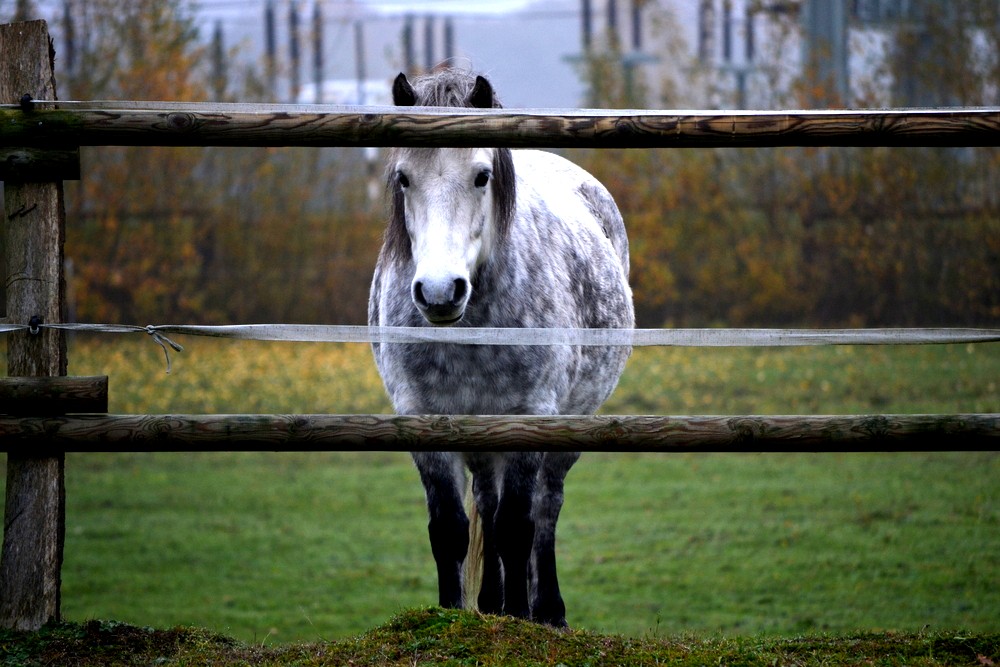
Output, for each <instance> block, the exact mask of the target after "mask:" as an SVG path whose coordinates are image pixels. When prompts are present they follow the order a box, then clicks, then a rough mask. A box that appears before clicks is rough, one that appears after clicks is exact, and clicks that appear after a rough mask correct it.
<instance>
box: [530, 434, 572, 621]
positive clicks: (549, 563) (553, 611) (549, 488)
mask: <svg viewBox="0 0 1000 667" xmlns="http://www.w3.org/2000/svg"><path fill="white" fill-rule="evenodd" d="M578 458H580V454H579V452H549V453H547V454H545V458H544V460H543V462H542V466H541V468H540V469H539V471H538V485H537V488H536V491H535V502H534V507H533V510H532V513H533V516H534V519H535V541H534V545H533V547H532V565H533V568H532V570H533V573H532V588H533V595H532V599H531V618H532V619H533V620H534V621H536V622H538V623H547V624H548V625H553V626H556V627H565V626H566V605H565V604H564V603H563V599H562V595H561V594H560V592H559V578H558V576H557V575H556V522H557V521H558V520H559V511H560V510H561V509H562V504H563V480H565V478H566V473H568V472H569V469H570V468H571V467H572V466H573V464H574V463H576V460H577V459H578Z"/></svg>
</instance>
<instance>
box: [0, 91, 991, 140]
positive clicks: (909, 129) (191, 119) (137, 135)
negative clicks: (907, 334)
mask: <svg viewBox="0 0 1000 667" xmlns="http://www.w3.org/2000/svg"><path fill="white" fill-rule="evenodd" d="M401 109H402V108H401V107H387V106H366V107H344V106H328V105H302V104H296V105H291V104H240V103H227V104H221V103H215V104H210V103H203V104H202V103H180V102H116V101H83V102H51V101H43V100H31V101H27V100H25V101H23V102H22V103H21V104H19V105H17V104H8V105H0V147H3V148H9V147H36V148H57V147H66V146H270V147H275V146H373V147H377V146H455V147H462V146H506V147H511V148H522V147H536V148H666V147H675V148H719V147H733V148H751V147H773V146H998V145H1000V107H988V108H966V107H953V108H937V109H881V110H786V111H698V110H667V111H655V110H605V109H583V110H565V109H560V110H555V109H460V110H456V109H454V108H448V109H444V108H433V107H409V108H406V109H405V110H401Z"/></svg>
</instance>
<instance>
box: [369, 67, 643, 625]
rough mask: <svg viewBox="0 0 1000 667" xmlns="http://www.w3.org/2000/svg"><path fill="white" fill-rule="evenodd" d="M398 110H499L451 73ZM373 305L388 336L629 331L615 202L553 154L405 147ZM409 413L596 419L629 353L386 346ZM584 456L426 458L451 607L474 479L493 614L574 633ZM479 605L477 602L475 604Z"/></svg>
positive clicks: (484, 590)
mask: <svg viewBox="0 0 1000 667" xmlns="http://www.w3.org/2000/svg"><path fill="white" fill-rule="evenodd" d="M393 99H394V102H395V104H396V105H398V106H414V105H421V106H448V107H480V108H490V107H499V106H500V104H499V102H498V99H497V97H496V95H495V93H494V91H493V88H492V86H491V85H490V83H489V82H488V81H487V80H486V79H485V78H483V77H477V76H474V75H472V74H470V73H468V72H465V71H461V70H455V69H448V70H444V71H440V72H437V73H435V74H431V75H428V76H426V77H423V78H419V79H416V80H414V82H413V83H412V84H411V83H410V82H409V81H408V80H407V78H406V77H405V76H404V75H402V74H400V75H399V76H398V77H397V78H396V81H395V83H394V85H393ZM387 180H388V189H389V195H390V200H391V202H390V203H391V213H390V219H389V223H388V226H387V228H386V232H385V242H384V245H383V247H382V251H381V253H380V254H379V258H378V264H377V265H376V267H375V276H374V279H373V281H372V287H371V295H370V298H369V304H368V321H369V324H371V325H381V326H412V327H416V326H427V327H433V326H461V327H547V328H560V327H572V328H595V327H604V328H631V327H633V326H634V314H633V308H632V292H631V290H630V288H629V285H628V270H629V259H628V240H627V238H626V236H625V227H624V224H623V222H622V218H621V214H620V213H619V212H618V208H617V206H615V203H614V200H613V199H612V198H611V195H610V194H609V193H608V191H607V190H606V189H605V188H604V186H602V185H601V184H600V183H599V182H597V180H595V179H594V178H593V177H592V176H591V175H590V174H588V173H587V172H585V171H583V170H582V169H580V168H578V167H576V166H575V165H573V164H572V163H570V162H568V161H566V160H564V159H563V158H561V157H558V156H556V155H553V154H550V153H546V152H541V151H528V150H518V151H511V150H509V149H502V148H498V149H495V148H399V149H395V150H393V151H392V152H391V153H390V155H389V159H388V166H387ZM372 347H373V351H374V354H375V361H376V364H377V365H378V369H379V372H380V374H381V375H382V379H383V382H384V383H385V387H386V390H387V391H388V393H389V396H390V398H391V400H392V403H393V407H394V408H395V410H396V411H397V412H398V413H400V414H425V413H433V414H523V415H528V414H537V415H556V414H591V413H593V412H594V411H595V410H596V409H597V408H598V407H599V406H600V405H601V403H603V402H604V400H605V399H606V398H607V397H608V395H609V394H610V393H611V391H612V390H613V389H614V387H615V385H616V384H617V382H618V377H619V375H621V372H622V369H623V368H624V366H625V362H626V360H627V358H628V355H629V353H630V352H631V349H630V348H627V347H599V346H590V347H586V346H574V345H554V346H545V345H534V346H513V345H512V346H491V345H456V344H432V343H419V344H400V343H392V344H390V343H382V344H379V343H375V344H374V345H373V346H372ZM577 458H579V453H578V452H568V453H567V452H559V453H540V452H529V453H464V454H461V453H449V452H414V453H413V460H414V462H415V463H416V466H417V469H418V470H419V472H420V478H421V480H422V482H423V485H424V489H425V491H426V495H427V508H428V513H429V516H430V522H429V532H430V542H431V550H432V552H433V554H434V559H435V561H436V563H437V572H438V591H439V602H440V604H441V605H442V606H445V607H460V606H462V604H463V561H465V559H466V555H467V553H468V551H469V542H470V538H469V518H468V516H467V514H466V512H465V510H464V507H463V495H464V493H465V488H466V481H465V468H466V467H467V468H468V469H469V471H470V472H471V474H472V495H473V499H474V501H475V504H476V508H477V509H478V513H479V516H480V517H481V519H482V530H481V538H482V544H481V549H482V558H483V560H482V564H481V567H482V584H481V587H480V589H479V595H478V600H477V603H478V607H479V609H480V610H481V611H483V612H487V613H505V614H509V615H512V616H519V617H524V618H532V619H534V620H536V621H539V622H543V623H548V624H551V625H556V626H563V625H565V624H566V611H565V606H564V604H563V600H562V597H561V595H560V592H559V584H558V580H557V578H556V559H555V531H556V520H557V519H558V516H559V511H560V509H561V507H562V502H563V479H564V478H565V476H566V473H567V472H568V471H569V469H570V467H571V466H572V465H573V463H575V462H576V460H577ZM468 602H471V600H470V601H468Z"/></svg>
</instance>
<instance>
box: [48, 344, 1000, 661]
mask: <svg viewBox="0 0 1000 667" xmlns="http://www.w3.org/2000/svg"><path fill="white" fill-rule="evenodd" d="M180 342H182V343H183V344H185V345H186V346H187V349H186V350H185V351H184V352H183V353H180V354H174V355H172V358H173V372H172V373H171V374H170V375H167V374H165V372H164V370H165V365H164V360H163V355H162V353H161V351H160V350H159V348H158V347H157V346H156V345H154V344H153V343H152V342H151V341H149V340H148V339H147V338H145V337H142V338H134V339H130V338H114V339H88V338H83V337H79V338H76V339H74V340H73V341H72V342H71V345H70V360H71V362H70V373H71V374H77V375H85V374H98V373H104V374H108V375H110V377H111V381H110V391H111V411H112V412H118V413H122V412H152V413H160V412H301V413H309V412H337V413H357V412H388V411H389V410H390V408H389V405H388V402H387V401H386V399H385V397H384V395H383V393H382V389H381V385H380V383H379V380H378V377H377V375H376V373H375V372H374V368H373V365H372V362H371V358H370V353H369V352H368V350H367V349H366V348H365V347H364V346H359V345H354V346H349V345H301V344H288V343H283V344H274V343H272V344H263V343H233V342H224V341H217V340H210V339H195V338H187V339H183V340H181V341H180ZM997 378H1000V346H998V345H995V344H994V345H979V346H934V347H904V348H899V347H895V348H887V347H848V348H839V347H838V348H797V349H774V350H752V349H751V350H744V349H713V350H701V349H699V350H692V349H685V348H678V349H647V350H638V351H637V352H636V353H635V355H634V356H633V358H632V360H631V362H630V365H629V368H628V369H627V370H626V374H625V376H624V377H623V379H622V382H621V384H620V387H619V389H618V391H617V392H616V394H615V395H614V396H613V397H612V399H611V401H609V403H608V404H607V405H606V407H605V409H604V412H607V413H640V414H641V413H657V414H685V413H687V414H695V413H698V414H740V413H751V412H754V413H770V414H781V413H817V414H818V413H865V412H911V413H915V412H1000V392H998V389H997V382H998V380H997ZM941 449H942V450H958V449H961V443H959V442H942V443H941ZM998 478H1000V455H998V454H997V453H993V452H980V453H968V452H960V451H943V452H940V453H926V454H886V453H873V454H788V455H775V454H739V455H733V454H728V455H722V454H670V455H662V454H661V455H642V454H614V453H609V454H591V455H587V456H585V457H584V458H583V459H582V460H581V462H580V463H579V464H578V465H577V466H576V467H575V468H574V469H573V471H572V472H571V473H570V476H569V478H568V479H567V499H566V505H565V509H564V512H563V515H562V519H561V522H560V532H559V539H560V544H559V551H560V568H561V570H560V572H561V579H562V583H563V587H564V594H565V597H566V601H567V606H568V616H569V621H570V623H571V624H573V625H574V626H575V627H580V628H586V629H589V630H594V631H600V632H608V633H623V634H625V635H630V636H647V637H656V636H676V635H678V634H679V633H697V634H699V635H711V636H719V635H725V636H734V635H739V636H748V635H758V634H768V635H797V634H801V633H813V632H830V633H835V634H845V633H850V632H855V631H859V630H862V631H866V630H899V631H909V632H919V631H922V630H923V629H924V628H926V627H928V626H929V627H930V628H931V629H934V630H939V629H943V628H947V629H965V630H970V631H973V632H996V631H997V630H998V629H1000V596H997V595H996V591H997V590H1000V502H998V501H1000V492H998V490H997V489H998V485H997V483H996V480H997V479H998ZM435 586H436V582H435V575H434V567H433V562H432V559H431V555H430V549H429V546H428V544H427V539H426V519H425V510H424V507H423V494H422V490H421V488H420V483H419V480H418V478H417V475H416V472H415V471H414V470H413V468H412V465H411V464H410V462H409V459H408V457H407V456H406V455H405V454H395V453H380V452H362V453H320V454H316V453H310V454H306V453H294V452H287V453H254V454H243V453H222V454H207V453H206V454H154V453H131V454H77V455H69V456H68V457H67V536H66V561H65V565H64V568H63V612H64V615H65V617H66V618H67V619H69V620H73V621H86V620H88V619H92V618H102V619H116V620H120V621H125V622H129V623H134V624H139V625H151V626H155V627H171V626H174V625H178V624H189V625H196V626H201V627H206V628H210V629H212V630H214V631H218V632H223V633H226V634H230V635H232V636H235V637H238V638H241V639H244V640H247V641H254V642H266V643H285V642H290V641H297V640H315V639H320V638H322V639H332V638H337V637H344V636H348V635H353V634H357V633H360V632H362V631H364V630H366V629H369V628H372V627H375V626H377V625H379V624H381V623H384V622H385V621H386V619H388V618H390V617H391V616H393V615H394V614H396V613H398V612H399V611H400V610H403V609H408V608H413V607H418V606H423V605H428V604H431V603H433V602H434V601H435V600H436V588H435Z"/></svg>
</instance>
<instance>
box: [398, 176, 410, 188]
mask: <svg viewBox="0 0 1000 667" xmlns="http://www.w3.org/2000/svg"><path fill="white" fill-rule="evenodd" d="M396 182H397V183H399V187H401V188H408V187H410V179H408V178H407V177H406V174H404V173H403V172H399V173H398V174H396Z"/></svg>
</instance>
